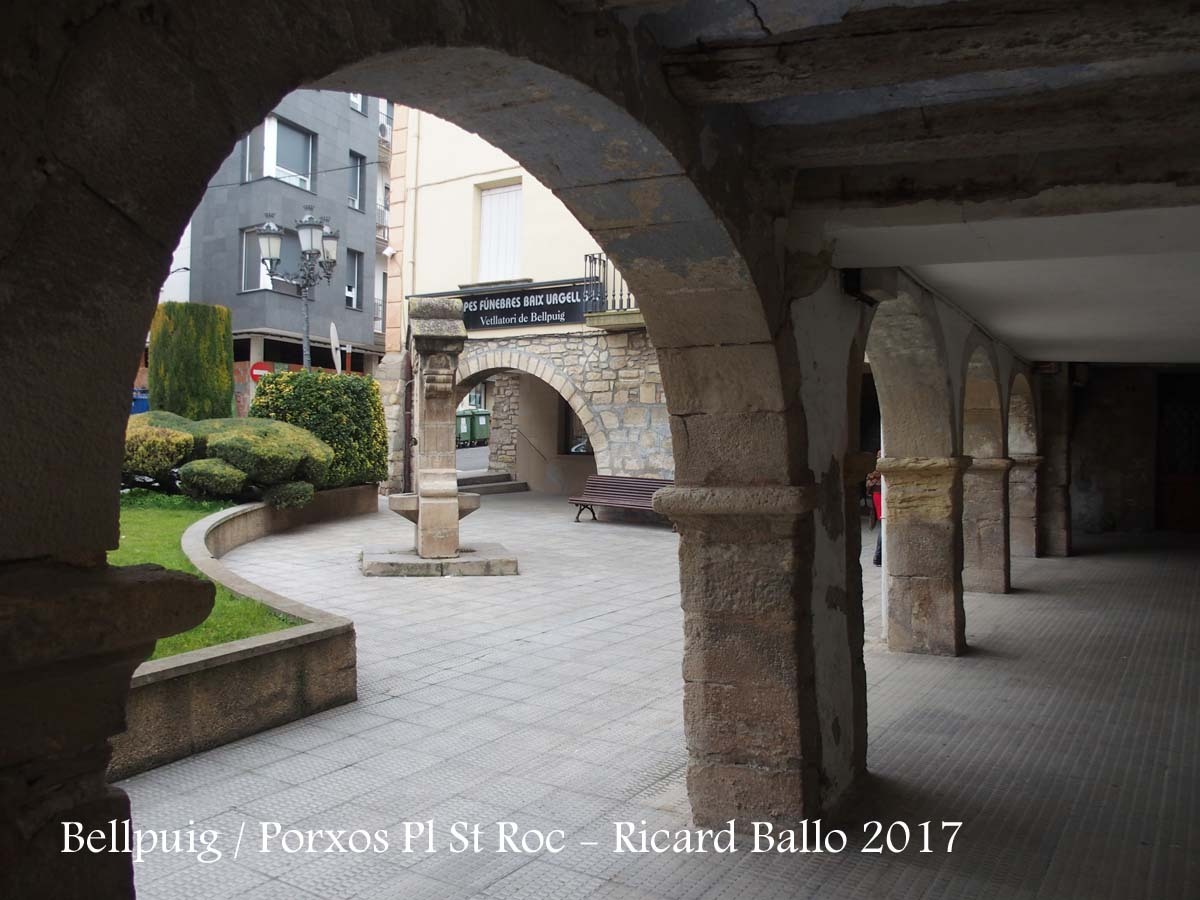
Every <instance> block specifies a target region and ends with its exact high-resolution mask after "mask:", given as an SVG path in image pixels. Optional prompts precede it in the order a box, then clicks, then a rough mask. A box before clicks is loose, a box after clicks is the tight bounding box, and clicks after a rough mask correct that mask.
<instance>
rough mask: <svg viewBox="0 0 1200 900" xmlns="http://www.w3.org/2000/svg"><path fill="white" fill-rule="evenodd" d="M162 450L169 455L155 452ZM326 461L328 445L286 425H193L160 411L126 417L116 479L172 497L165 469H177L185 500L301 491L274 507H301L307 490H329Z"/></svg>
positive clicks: (262, 422) (172, 483)
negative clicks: (151, 485) (155, 487)
mask: <svg viewBox="0 0 1200 900" xmlns="http://www.w3.org/2000/svg"><path fill="white" fill-rule="evenodd" d="M160 445H162V447H160ZM166 446H169V447H170V452H169V453H168V452H167V451H166V449H162V448H165V447H166ZM151 450H153V451H154V452H153V453H151ZM189 457H190V460H191V461H187V460H188V459H189ZM168 459H169V460H170V463H169V464H167V461H168ZM333 459H334V453H333V448H331V447H330V446H329V445H328V444H326V443H325V442H324V441H322V440H321V439H320V438H317V437H316V436H314V435H313V434H311V433H309V432H307V431H305V430H304V429H303V428H298V427H296V426H295V425H289V424H287V423H286V422H276V421H274V420H273V419H204V420H202V421H199V422H192V421H190V420H188V419H184V418H182V417H180V416H177V415H174V414H173V413H168V412H163V411H161V410H160V411H153V412H148V413H141V414H140V415H136V416H131V417H130V419H129V425H128V426H127V428H126V455H125V462H124V466H123V474H124V475H125V476H126V478H127V479H129V478H130V476H133V481H134V483H144V482H145V480H146V479H152V480H153V481H156V482H158V484H159V488H160V489H161V490H166V491H171V490H173V489H174V487H175V479H174V477H173V476H172V475H171V469H173V468H174V467H175V466H179V470H178V475H179V485H180V487H181V488H182V489H183V490H185V491H187V492H188V493H189V494H192V495H194V496H206V497H231V498H237V499H254V498H256V497H258V496H259V494H260V493H261V492H262V491H263V490H264V489H269V488H270V487H272V486H274V485H285V484H297V483H300V484H306V485H307V489H302V488H293V489H292V490H291V491H289V492H282V493H281V494H280V502H286V503H287V505H290V506H297V505H300V506H302V505H303V504H304V503H307V502H308V500H310V499H312V492H313V490H314V486H316V487H323V486H325V485H327V484H328V481H329V468H330V465H331V464H332V463H333ZM181 463H184V464H183V465H180V464H181ZM164 465H165V468H161V467H162V466H164Z"/></svg>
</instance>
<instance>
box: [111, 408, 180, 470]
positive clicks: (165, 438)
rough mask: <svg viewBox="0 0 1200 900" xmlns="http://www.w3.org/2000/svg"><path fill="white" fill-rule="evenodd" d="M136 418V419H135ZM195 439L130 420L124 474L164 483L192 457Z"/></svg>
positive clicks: (126, 432) (127, 428) (168, 429)
mask: <svg viewBox="0 0 1200 900" xmlns="http://www.w3.org/2000/svg"><path fill="white" fill-rule="evenodd" d="M134 418H136V417H134ZM192 445H193V440H192V436H191V435H190V434H188V433H187V432H184V431H177V430H175V429H173V428H158V427H156V426H154V425H149V424H147V423H146V422H144V421H138V422H134V421H133V419H130V422H129V425H128V426H127V427H126V429H125V458H124V460H123V461H122V463H121V474H123V475H126V476H133V475H142V476H145V477H147V478H154V479H162V478H165V477H166V476H167V475H168V473H170V471H171V470H172V469H174V468H175V467H176V466H178V465H180V464H181V463H182V462H184V461H185V460H186V459H187V458H188V457H189V456H191V453H192Z"/></svg>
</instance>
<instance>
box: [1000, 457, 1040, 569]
mask: <svg viewBox="0 0 1200 900" xmlns="http://www.w3.org/2000/svg"><path fill="white" fill-rule="evenodd" d="M1041 462H1042V458H1041V457H1040V456H1029V455H1023V454H1013V459H1012V469H1011V470H1009V473H1008V545H1009V551H1010V552H1011V553H1012V555H1013V556H1028V557H1034V556H1037V555H1038V533H1037V532H1038V524H1037V523H1038V509H1037V506H1038V486H1037V483H1038V467H1039V466H1040V465H1041Z"/></svg>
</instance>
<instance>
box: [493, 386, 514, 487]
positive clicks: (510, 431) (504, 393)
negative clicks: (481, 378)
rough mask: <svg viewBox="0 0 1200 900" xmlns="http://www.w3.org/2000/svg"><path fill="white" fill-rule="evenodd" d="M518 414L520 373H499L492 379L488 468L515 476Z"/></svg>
mask: <svg viewBox="0 0 1200 900" xmlns="http://www.w3.org/2000/svg"><path fill="white" fill-rule="evenodd" d="M520 414H521V376H520V374H519V373H517V372H501V373H500V374H498V375H497V376H496V377H495V378H494V379H493V381H492V418H491V434H490V436H489V437H488V471H489V472H507V473H508V474H510V475H512V476H513V477H514V478H515V477H517V420H518V417H519V416H520Z"/></svg>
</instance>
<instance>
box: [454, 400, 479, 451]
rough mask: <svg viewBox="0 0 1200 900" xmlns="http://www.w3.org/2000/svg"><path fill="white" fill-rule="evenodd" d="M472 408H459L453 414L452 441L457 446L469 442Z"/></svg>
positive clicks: (463, 445) (465, 444) (464, 445)
mask: <svg viewBox="0 0 1200 900" xmlns="http://www.w3.org/2000/svg"><path fill="white" fill-rule="evenodd" d="M473 412H474V410H470V409H460V410H459V411H458V412H456V413H455V414H454V418H455V422H454V443H455V445H457V446H459V447H467V446H470V444H471V414H472V413H473Z"/></svg>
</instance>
